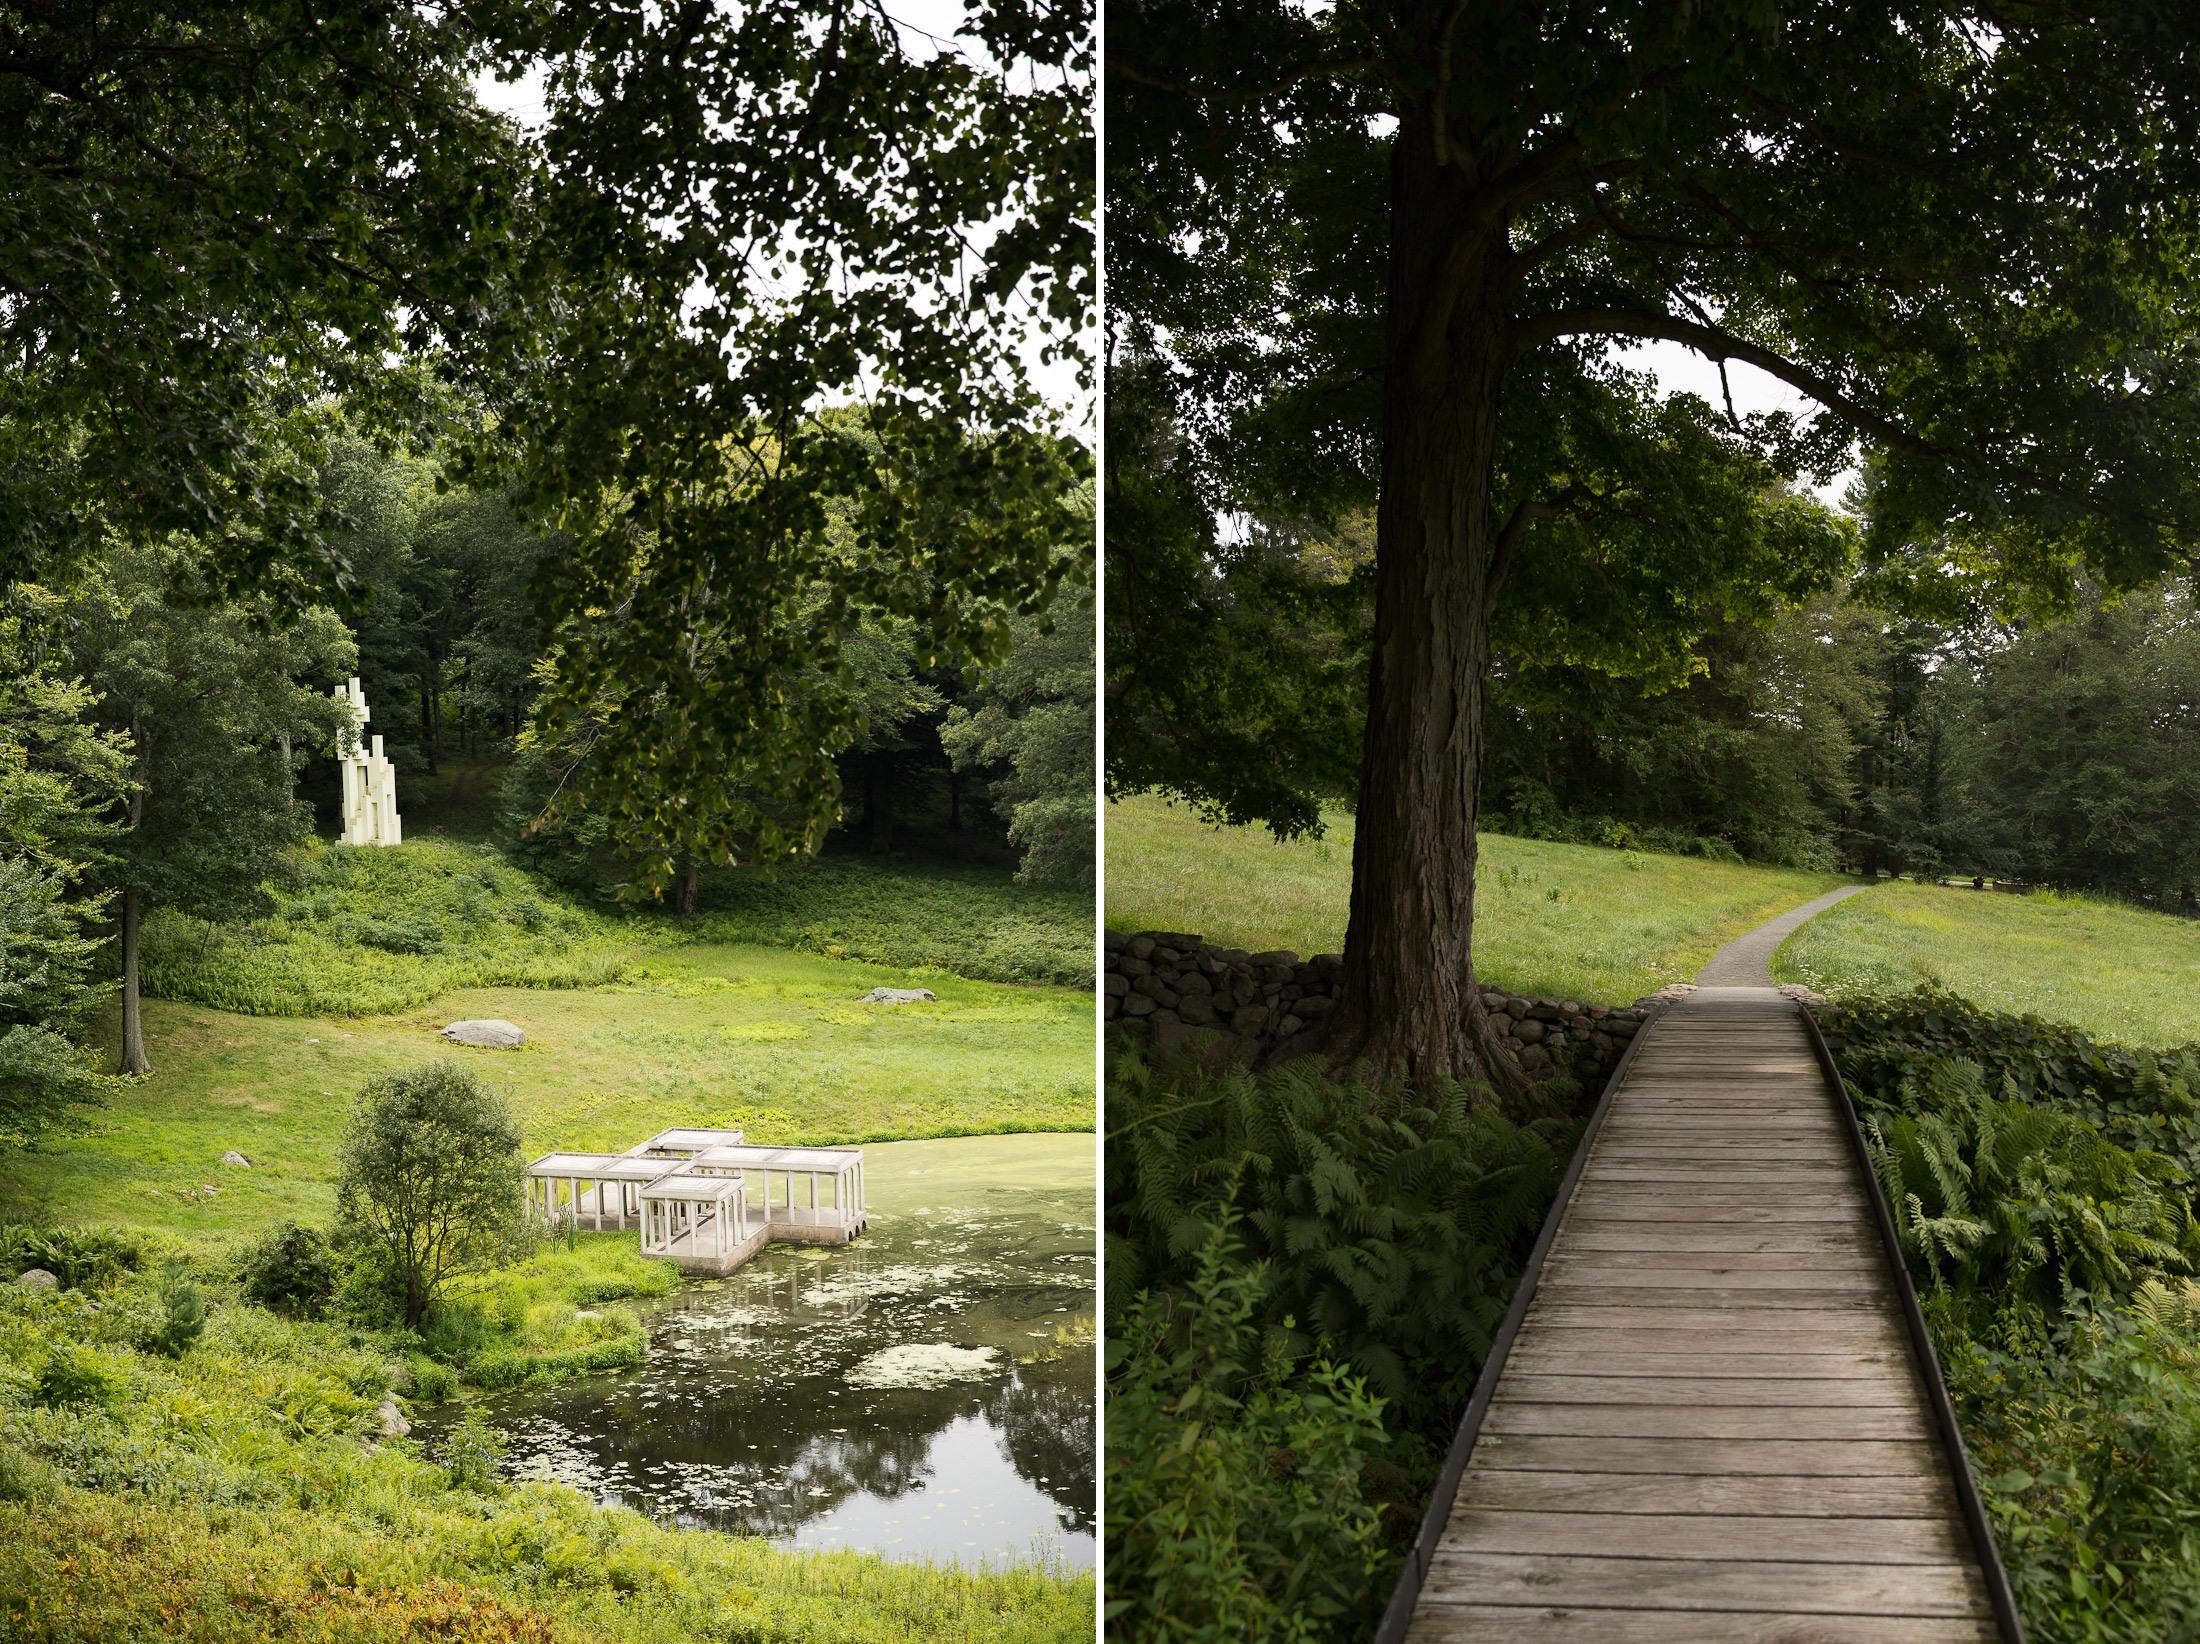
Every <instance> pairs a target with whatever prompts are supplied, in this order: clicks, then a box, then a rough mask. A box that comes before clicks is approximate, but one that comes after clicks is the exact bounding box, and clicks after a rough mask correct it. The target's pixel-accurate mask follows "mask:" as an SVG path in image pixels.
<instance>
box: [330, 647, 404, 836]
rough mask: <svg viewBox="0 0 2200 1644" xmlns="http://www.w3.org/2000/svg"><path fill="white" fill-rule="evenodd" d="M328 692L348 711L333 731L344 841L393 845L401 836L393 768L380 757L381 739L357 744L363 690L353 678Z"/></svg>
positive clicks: (363, 707) (362, 722) (361, 726)
mask: <svg viewBox="0 0 2200 1644" xmlns="http://www.w3.org/2000/svg"><path fill="white" fill-rule="evenodd" d="M330 695H332V696H334V697H335V698H336V701H337V703H338V705H339V706H341V707H343V708H345V709H346V710H348V711H349V713H350V715H351V723H350V724H349V726H348V727H347V728H345V729H343V730H340V731H338V732H337V733H336V764H337V767H338V768H339V769H340V770H341V771H342V772H343V773H344V836H343V837H344V843H345V844H347V845H395V844H397V843H399V842H400V841H401V840H402V839H403V838H404V824H403V822H402V821H401V820H400V819H399V817H398V814H397V771H396V769H395V767H393V766H392V765H391V764H390V762H389V761H388V760H387V759H385V758H383V757H382V739H381V738H380V737H376V738H374V746H373V751H372V752H371V753H370V752H368V751H367V750H366V749H365V748H363V747H362V746H361V745H360V733H361V732H362V731H363V730H365V728H366V723H367V719H368V717H369V716H368V713H367V693H366V692H365V691H362V690H361V689H360V688H359V681H358V680H356V679H354V680H352V681H350V682H349V683H348V684H344V685H338V686H337V687H335V689H334V690H333V691H331V692H330Z"/></svg>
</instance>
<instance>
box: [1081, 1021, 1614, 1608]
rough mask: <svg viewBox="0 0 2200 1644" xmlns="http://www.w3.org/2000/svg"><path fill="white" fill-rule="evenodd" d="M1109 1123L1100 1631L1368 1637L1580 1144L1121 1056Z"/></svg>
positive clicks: (1294, 1073) (1303, 1079) (1439, 1094)
mask: <svg viewBox="0 0 2200 1644" xmlns="http://www.w3.org/2000/svg"><path fill="white" fill-rule="evenodd" d="M1108 1116H1109V1122H1110V1125H1111V1127H1112V1128H1111V1131H1110V1133H1109V1136H1108V1142H1107V1165H1106V1174H1107V1190H1106V1202H1107V1212H1106V1214H1107V1240H1108V1248H1107V1277H1108V1297H1107V1316H1108V1327H1107V1335H1108V1346H1107V1363H1108V1365H1109V1380H1108V1406H1107V1470H1108V1480H1109V1483H1108V1567H1109V1576H1110V1582H1109V1591H1110V1594H1111V1598H1110V1605H1111V1609H1110V1628H1109V1630H1110V1635H1111V1636H1115V1635H1116V1634H1117V1633H1119V1632H1120V1633H1121V1634H1122V1635H1123V1636H1126V1637H1131V1638H1141V1639H1143V1638H1153V1639H1160V1638H1168V1639H1172V1640H1174V1639H1179V1638H1181V1639H1185V1640H1200V1641H1204V1640H1208V1639H1214V1640H1218V1641H1219V1640H1221V1639H1226V1638H1250V1637H1258V1638H1277V1639H1292V1640H1312V1639H1316V1638H1336V1639H1340V1640H1341V1639H1349V1638H1352V1637H1355V1636H1361V1635H1364V1633H1365V1631H1366V1629H1367V1626H1368V1625H1369V1623H1370V1622H1371V1621H1372V1619H1373V1612H1374V1610H1375V1609H1376V1608H1378V1607H1379V1605H1380V1602H1381V1599H1382V1595H1383V1591H1384V1589H1385V1587H1386V1584H1387V1583H1388V1581H1389V1579H1390V1575H1391V1572H1392V1571H1394V1570H1395V1568H1396V1552H1395V1549H1393V1548H1389V1547H1386V1545H1385V1538H1386V1536H1388V1535H1390V1534H1393V1533H1395V1534H1401V1535H1402V1534H1405V1533H1410V1529H1411V1526H1412V1523H1413V1521H1415V1520H1416V1519H1417V1518H1418V1516H1419V1508H1420V1505H1421V1498H1422V1497H1425V1495H1426V1493H1427V1490H1428V1488H1429V1485H1430V1483H1431V1482H1432V1480H1433V1477H1434V1473H1435V1469H1436V1462H1437V1459H1438V1457H1440V1455H1441V1453H1442V1448H1443V1445H1444V1443H1445V1442H1446V1441H1447V1440H1448V1438H1449V1436H1450V1431H1451V1427H1452V1425H1453V1424H1454V1423H1455V1422H1456V1420H1457V1417H1458V1414H1459V1411H1460V1410H1461V1408H1463V1406H1464V1404H1465V1402H1466V1400H1467V1397H1468V1396H1469V1394H1470V1393H1471V1392H1472V1389H1473V1385H1474V1380H1475V1377H1476V1375H1477V1374H1478V1373H1479V1370H1480V1368H1481V1363H1482V1359H1483V1357H1484V1356H1485V1355H1486V1354H1487V1353H1488V1351H1489V1347H1490V1343H1491V1340H1492V1338H1493V1336H1494V1335H1495V1332H1496V1329H1497V1326H1498V1324H1499V1322H1500V1321H1501V1320H1502V1318H1503V1316H1504V1312H1505V1308H1506V1306H1507V1304H1508V1303H1509V1302H1510V1300H1511V1298H1512V1291H1513V1287H1514V1285H1515V1284H1516V1283H1517V1282H1518V1279H1519V1276H1520V1271H1521V1268H1522V1266H1523V1265H1524V1263H1525V1260H1526V1257H1527V1253H1528V1250H1529V1249H1530V1247H1531V1246H1532V1245H1533V1243H1534V1239H1535V1234H1536V1232H1537V1230H1538V1229H1539V1228H1540V1227H1541V1226H1542V1223H1543V1218H1544V1216H1545V1215H1546V1214H1547V1213H1548V1211H1549V1208H1550V1202H1551V1198H1552V1195H1553V1194H1554V1193H1555V1192H1556V1190H1557V1186H1558V1181H1559V1178H1560V1176H1561V1175H1562V1174H1563V1173H1564V1170H1565V1165H1566V1160H1567V1158H1568V1156H1569V1154H1570V1152H1571V1150H1572V1147H1573V1144H1574V1140H1575V1138H1576V1135H1577V1131H1576V1130H1575V1128H1574V1127H1573V1126H1572V1125H1570V1124H1569V1123H1567V1122H1564V1121H1559V1120H1540V1121H1537V1122H1536V1123H1534V1124H1531V1125H1527V1126H1517V1125H1514V1124H1512V1123H1510V1122H1509V1121H1507V1120H1506V1119H1505V1118H1504V1117H1503V1116H1502V1115H1501V1114H1499V1113H1498V1112H1497V1111H1496V1110H1495V1109H1494V1107H1492V1106H1489V1105H1487V1101H1486V1096H1484V1095H1483V1093H1479V1092H1476V1091H1474V1090H1472V1089H1470V1088H1468V1087H1466V1086H1460V1085H1449V1084H1437V1085H1435V1086H1433V1087H1431V1088H1429V1089H1426V1090H1422V1091H1418V1092H1409V1091H1407V1090H1406V1089H1404V1088H1403V1087H1402V1086H1399V1085H1395V1084H1390V1085H1381V1086H1371V1085H1368V1084H1366V1083H1364V1082H1362V1081H1359V1080H1356V1079H1348V1080H1331V1079H1328V1078H1325V1077H1324V1076H1323V1075H1322V1074H1321V1072H1320V1070H1319V1068H1318V1067H1317V1066H1316V1065H1315V1064H1314V1063H1313V1062H1311V1061H1306V1062H1301V1063H1298V1064H1296V1065H1294V1066H1291V1067H1287V1068H1285V1069H1283V1070H1282V1071H1280V1072H1277V1073H1273V1074H1269V1075H1266V1076H1263V1077H1255V1076H1254V1075H1252V1074H1250V1073H1248V1072H1247V1071H1245V1070H1244V1069H1243V1068H1240V1067H1235V1066H1230V1067H1226V1068H1222V1069H1215V1068H1209V1067H1206V1066H1204V1065H1202V1064H1201V1063H1200V1062H1199V1061H1198V1060H1197V1059H1195V1058H1192V1057H1189V1056H1184V1055H1179V1056H1177V1057H1174V1058H1167V1059H1162V1060H1158V1061H1150V1060H1147V1059H1146V1058H1144V1057H1143V1056H1141V1055H1140V1054H1138V1053H1137V1052H1124V1053H1122V1054H1120V1055H1119V1056H1118V1057H1117V1058H1116V1061H1115V1064H1114V1066H1113V1068H1112V1070H1111V1075H1110V1083H1109V1089H1108ZM1386 1514H1387V1521H1386V1516H1385V1515H1386Z"/></svg>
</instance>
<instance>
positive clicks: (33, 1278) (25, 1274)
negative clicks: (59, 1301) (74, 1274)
mask: <svg viewBox="0 0 2200 1644" xmlns="http://www.w3.org/2000/svg"><path fill="white" fill-rule="evenodd" d="M15 1283H16V1288H18V1289H20V1290H59V1289H60V1288H61V1281H60V1280H59V1279H57V1278H55V1277H54V1276H53V1275H52V1274H51V1273H49V1272H47V1271H46V1270H45V1269H44V1268H43V1267H26V1268H24V1269H23V1271H22V1273H21V1275H20V1276H19V1277H18V1278H17V1279H16V1281H15Z"/></svg>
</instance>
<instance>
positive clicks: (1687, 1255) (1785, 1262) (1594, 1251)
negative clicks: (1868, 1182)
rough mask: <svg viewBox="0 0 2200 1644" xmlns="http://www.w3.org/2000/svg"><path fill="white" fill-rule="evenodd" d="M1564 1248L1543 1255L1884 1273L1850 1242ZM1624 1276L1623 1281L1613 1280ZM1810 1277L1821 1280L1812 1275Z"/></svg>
mask: <svg viewBox="0 0 2200 1644" xmlns="http://www.w3.org/2000/svg"><path fill="white" fill-rule="evenodd" d="M1559 1246H1560V1249H1562V1251H1563V1254H1560V1253H1558V1252H1556V1251H1554V1253H1553V1255H1552V1256H1551V1257H1550V1258H1547V1259H1548V1260H1551V1261H1555V1262H1556V1263H1557V1264H1558V1265H1560V1266H1563V1267H1571V1268H1576V1269H1584V1268H1595V1269H1596V1270H1597V1271H1598V1272H1600V1273H1613V1274H1618V1273H1625V1272H1635V1271H1644V1272H1648V1271H1670V1272H1675V1273H1681V1272H1709V1273H1744V1272H1753V1271H1765V1272H1781V1273H1806V1274H1828V1273H1854V1274H1857V1275H1858V1276H1860V1277H1861V1276H1869V1275H1877V1274H1884V1273H1885V1272H1886V1270H1887V1267H1886V1263H1885V1262H1883V1261H1873V1260H1872V1259H1871V1258H1870V1257H1868V1256H1866V1255H1864V1254H1863V1253H1862V1252H1860V1251H1858V1250H1856V1249H1854V1248H1853V1247H1852V1248H1850V1249H1847V1250H1843V1249H1841V1248H1839V1247H1838V1246H1831V1245H1825V1244H1820V1245H1799V1246H1796V1247H1794V1248H1791V1249H1787V1250H1735V1249H1731V1248H1726V1249H1721V1248H1719V1247H1718V1246H1717V1245H1710V1246H1707V1245H1705V1244H1704V1243H1703V1242H1702V1241H1700V1240H1699V1241H1697V1242H1696V1243H1695V1244H1694V1245H1693V1247H1690V1246H1682V1247H1681V1248H1678V1249H1671V1248H1668V1249H1663V1250H1655V1249H1654V1250H1641V1249H1634V1250H1629V1249H1614V1248H1613V1247H1612V1241H1611V1240H1610V1239H1609V1238H1607V1239H1606V1240H1605V1241H1604V1242H1603V1243H1601V1244H1590V1243H1583V1242H1581V1241H1578V1240H1573V1239H1561V1240H1560V1241H1559ZM1617 1282H1623V1281H1617ZM1811 1282H1812V1283H1823V1282H1826V1281H1825V1280H1823V1279H1817V1278H1814V1279H1812V1280H1811Z"/></svg>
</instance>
